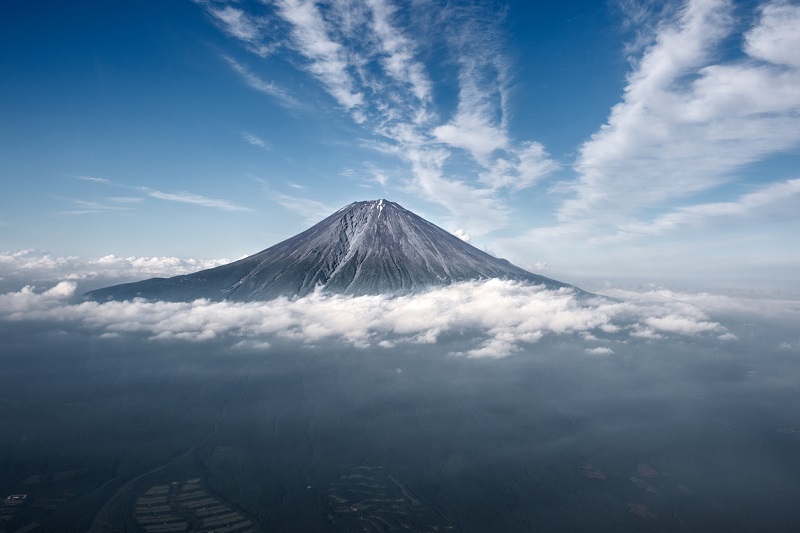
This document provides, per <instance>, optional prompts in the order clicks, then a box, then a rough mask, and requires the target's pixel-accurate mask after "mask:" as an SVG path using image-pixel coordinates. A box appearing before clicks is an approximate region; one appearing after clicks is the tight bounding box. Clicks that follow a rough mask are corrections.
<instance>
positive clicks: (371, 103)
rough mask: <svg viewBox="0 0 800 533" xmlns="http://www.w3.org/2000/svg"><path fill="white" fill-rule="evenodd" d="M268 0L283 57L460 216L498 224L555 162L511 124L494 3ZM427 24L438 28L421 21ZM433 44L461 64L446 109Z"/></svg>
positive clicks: (410, 185) (483, 227) (480, 225)
mask: <svg viewBox="0 0 800 533" xmlns="http://www.w3.org/2000/svg"><path fill="white" fill-rule="evenodd" d="M269 6H270V12H271V15H270V16H271V17H272V19H271V23H274V25H275V27H276V28H280V32H279V35H280V36H281V37H282V38H281V37H278V38H279V39H280V40H281V46H282V51H283V50H285V51H287V53H288V52H289V51H291V52H293V54H294V55H292V56H291V57H286V59H287V63H289V64H291V65H293V66H295V67H297V68H298V69H299V70H300V71H301V72H303V73H305V74H307V75H309V76H310V77H312V78H313V79H315V80H316V81H317V82H318V83H319V85H320V86H321V87H322V88H323V89H324V90H325V91H326V92H327V93H328V95H330V97H331V98H332V99H333V101H334V102H335V104H336V106H338V108H339V109H340V110H342V111H344V112H346V113H348V114H349V116H350V117H351V118H352V119H353V121H354V122H355V123H357V124H359V125H360V126H361V127H363V128H364V130H365V132H366V133H367V134H368V135H369V136H370V138H369V139H366V140H361V141H359V142H360V143H361V145H362V146H367V147H374V148H378V149H379V150H380V152H381V153H383V154H391V155H393V156H396V157H398V158H399V159H400V160H401V161H403V162H404V163H405V164H406V165H407V167H408V169H409V171H410V173H409V176H408V178H407V179H406V181H405V183H399V182H398V184H397V185H398V186H400V187H402V188H403V189H404V190H405V191H407V192H410V193H412V194H415V195H417V196H419V197H421V198H423V199H425V200H427V201H430V202H434V203H437V204H439V205H441V206H443V207H445V208H446V209H447V210H448V211H449V212H450V215H451V220H449V221H448V222H449V223H451V224H452V225H456V226H463V227H468V228H469V230H470V232H471V233H472V234H475V235H480V234H484V233H487V232H489V231H492V230H494V229H497V228H499V227H502V226H503V225H505V224H506V222H507V217H508V212H509V209H508V208H507V206H506V201H507V197H508V195H509V194H511V193H513V192H516V191H519V190H521V189H525V188H528V187H532V186H534V185H536V184H537V183H538V182H540V181H541V179H542V178H543V177H545V176H547V175H549V174H551V173H553V172H554V171H556V170H557V169H558V168H559V165H558V164H556V163H555V162H554V161H553V160H552V159H551V158H550V156H549V155H548V153H547V151H546V149H545V148H544V146H542V145H541V144H540V143H538V142H536V141H532V140H525V141H516V140H514V139H513V138H512V137H511V135H510V134H509V131H508V116H509V111H508V101H509V91H508V86H509V84H510V76H509V70H510V69H509V68H508V65H507V60H506V59H505V57H504V55H503V54H502V53H501V51H500V50H501V47H500V45H498V41H501V40H502V39H501V36H500V33H499V30H498V24H499V23H498V22H495V21H494V20H495V19H496V18H497V15H498V13H497V12H495V11H492V9H493V8H492V7H490V6H487V5H485V4H480V3H477V2H476V3H469V2H467V3H465V4H463V5H448V6H437V5H436V4H435V3H432V2H419V3H417V4H415V5H414V6H413V7H411V6H407V5H405V4H403V3H398V2H393V1H390V0H365V1H363V2H352V1H349V0H333V1H331V2H328V3H326V4H325V5H324V6H322V5H320V4H318V3H317V2H313V1H310V0H276V1H275V2H273V3H271V4H269ZM236 9H239V8H238V7H237V8H236ZM431 25H433V26H434V27H435V29H434V30H432V31H430V32H428V33H425V34H423V33H421V32H420V31H419V28H421V27H426V28H429V27H430V26H431ZM431 39H437V40H438V42H432V41H431ZM432 46H440V47H442V48H443V49H445V50H447V54H449V56H450V57H449V58H448V60H449V61H450V62H452V63H453V64H454V65H456V66H457V68H458V102H457V110H456V112H455V113H454V114H453V115H452V116H449V117H445V118H444V119H442V118H441V116H442V115H444V114H446V113H444V112H443V111H445V110H446V107H445V106H443V105H441V103H439V104H438V105H437V102H436V101H435V98H434V95H435V91H434V85H435V84H434V81H433V79H432V78H431V76H430V74H429V70H430V67H429V65H427V64H426V62H425V61H424V60H423V57H424V55H423V54H422V53H421V50H424V49H429V48H430V47H432ZM226 60H227V61H228V62H229V63H230V64H231V66H232V67H233V68H234V70H236V71H237V72H238V73H239V74H240V75H241V76H242V77H243V78H244V80H245V82H246V83H247V84H248V85H250V86H251V87H253V88H256V89H257V90H261V91H262V92H265V93H268V94H272V93H274V92H275V86H274V85H272V84H269V83H266V82H264V81H263V80H261V79H260V78H258V77H257V76H255V75H253V74H252V72H250V71H249V70H248V69H246V68H244V67H243V66H242V65H241V64H239V63H236V62H235V61H233V60H232V59H231V58H227V57H226ZM271 60H274V56H273V57H272V58H271ZM454 157H459V158H461V159H462V160H465V161H470V163H469V165H470V166H471V169H472V170H471V171H470V172H469V173H467V174H466V175H464V174H461V175H453V174H451V173H448V171H447V170H446V164H447V163H448V161H449V160H451V159H453V158H454Z"/></svg>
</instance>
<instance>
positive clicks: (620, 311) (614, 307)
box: [0, 280, 733, 357]
mask: <svg viewBox="0 0 800 533" xmlns="http://www.w3.org/2000/svg"><path fill="white" fill-rule="evenodd" d="M75 291H76V284H75V283H74V282H70V281H63V282H60V283H58V284H57V285H55V286H54V287H52V288H50V289H48V290H45V291H43V292H37V291H36V290H34V289H33V288H32V287H25V288H23V289H22V290H20V291H18V292H11V293H7V294H4V295H0V318H2V319H3V320H45V321H56V322H68V323H75V324H80V325H82V326H83V327H86V328H89V329H90V330H93V331H96V332H97V333H98V334H100V335H104V336H109V335H112V336H116V335H123V334H143V335H146V336H148V337H151V338H153V339H187V340H194V341H203V340H208V339H217V338H229V339H231V340H232V341H233V342H234V343H237V344H239V345H242V346H261V347H266V346H268V345H269V342H270V340H271V339H273V338H283V339H291V340H295V341H299V342H302V343H306V344H315V343H318V342H321V341H324V340H326V339H336V340H339V341H343V342H346V343H349V344H351V345H352V346H354V347H357V348H366V347H385V348H388V347H393V346H396V345H398V344H408V343H412V344H413V343H422V344H430V343H435V342H437V341H438V340H439V339H441V338H442V337H444V336H448V337H450V338H453V336H455V337H459V338H460V339H461V340H460V341H459V342H460V343H461V344H463V345H464V346H465V347H464V348H463V349H460V350H459V351H458V352H457V353H458V354H460V355H466V356H469V357H504V356H508V355H510V354H513V353H514V352H516V351H518V350H519V349H520V348H521V347H523V346H525V345H527V344H531V343H536V342H538V341H539V340H540V339H542V338H543V337H544V336H545V335H577V336H579V337H580V338H582V339H584V340H585V341H586V342H587V343H589V346H588V347H587V349H586V351H587V353H589V354H593V355H610V354H612V353H613V348H612V346H613V345H614V343H616V342H624V341H625V340H626V339H627V338H630V337H640V338H649V339H661V338H667V337H671V336H675V335H679V336H697V335H702V336H712V337H719V338H722V339H723V340H727V339H732V338H733V336H732V335H731V334H730V333H729V332H728V331H727V330H726V328H724V327H723V326H722V325H720V324H719V323H717V322H715V321H713V320H712V319H710V318H709V316H708V315H707V314H706V313H705V312H704V311H702V310H701V309H700V308H699V307H697V306H695V305H691V304H689V303H687V302H685V301H682V300H681V299H679V298H673V299H672V300H668V299H667V298H665V297H664V295H662V298H660V299H659V301H657V302H655V303H654V302H652V301H651V302H648V301H646V300H640V301H638V302H633V301H627V302H622V301H612V300H609V299H607V298H594V299H590V300H585V299H580V298H577V297H576V296H575V294H574V293H573V292H572V291H571V290H566V289H562V290H557V291H549V290H544V289H542V288H540V287H537V286H531V285H528V284H522V283H517V282H510V281H501V280H489V281H484V282H469V283H462V284H457V285H452V286H449V287H445V288H441V289H435V290H431V291H428V292H424V293H420V294H416V295H411V296H402V297H387V296H362V297H350V296H338V295H325V294H321V293H314V294H312V295H309V296H307V297H304V298H299V299H294V300H292V299H286V298H279V299H276V300H272V301H268V302H258V303H231V302H209V301H206V300H197V301H194V302H191V303H174V302H152V301H145V300H141V299H137V300H134V301H127V302H107V303H97V302H81V303H74V298H73V297H74V295H75Z"/></svg>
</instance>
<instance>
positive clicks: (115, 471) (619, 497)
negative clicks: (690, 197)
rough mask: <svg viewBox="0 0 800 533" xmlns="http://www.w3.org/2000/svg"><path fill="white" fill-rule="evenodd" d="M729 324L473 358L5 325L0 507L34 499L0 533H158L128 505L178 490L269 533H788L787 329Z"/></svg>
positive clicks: (794, 396) (794, 452) (791, 442)
mask: <svg viewBox="0 0 800 533" xmlns="http://www.w3.org/2000/svg"><path fill="white" fill-rule="evenodd" d="M724 324H725V327H726V328H727V330H728V331H729V332H731V333H732V334H734V335H735V336H736V337H737V340H736V341H734V342H721V341H720V340H718V339H717V338H716V337H704V338H696V337H685V338H679V339H666V338H665V339H649V340H648V339H635V338H626V340H625V341H624V342H618V343H616V344H614V349H613V352H614V353H612V354H607V355H593V354H591V353H588V352H587V350H586V343H585V342H584V341H583V340H581V339H579V338H577V337H576V336H574V335H572V336H571V335H557V334H549V335H546V336H545V337H544V338H543V339H542V340H540V341H539V342H537V343H535V344H530V345H526V346H525V348H524V349H523V350H522V351H519V352H516V353H514V354H513V355H511V356H509V357H506V358H503V359H470V358H466V357H457V356H453V355H450V354H452V353H455V352H459V351H461V350H462V349H463V345H464V344H465V343H467V342H473V341H474V339H473V338H472V334H471V333H470V332H469V331H452V332H450V333H448V334H447V335H444V336H443V337H441V338H440V339H439V342H438V343H436V344H432V345H430V344H402V345H398V346H397V347H394V348H389V349H377V348H375V349H372V348H371V349H358V348H353V347H351V346H348V345H346V344H345V343H344V342H341V341H324V342H319V343H316V344H315V345H312V346H309V345H300V344H299V343H294V342H290V341H287V340H280V339H273V340H271V342H270V346H269V348H268V349H266V350H265V349H259V348H257V347H253V348H246V347H243V345H241V344H239V345H238V346H237V347H234V343H232V342H230V341H229V340H228V339H226V338H220V339H217V340H210V341H203V342H197V341H181V340H174V339H173V340H168V341H159V340H148V339H145V338H141V337H138V336H135V335H120V336H116V337H112V338H98V337H97V335H96V333H93V332H92V331H85V330H83V329H82V328H80V327H75V326H74V325H66V324H51V323H46V322H42V321H27V320H20V321H3V322H0V338H2V339H3V341H2V347H0V364H1V365H2V367H1V371H0V424H1V425H2V428H3V429H2V431H0V496H1V497H3V498H5V497H6V496H8V495H12V494H26V495H27V498H26V499H25V500H24V501H23V502H22V503H21V504H17V505H13V506H12V505H10V504H9V505H4V506H3V508H2V509H0V519H2V522H0V531H15V530H17V529H18V528H23V527H26V526H28V525H31V529H30V530H29V531H34V530H36V529H37V527H38V528H39V529H42V530H47V531H85V530H87V529H88V528H90V527H93V528H94V529H92V530H93V531H149V530H148V529H147V528H146V527H145V525H146V524H145V525H143V524H142V522H141V520H143V518H142V515H137V512H140V511H137V509H138V507H137V505H139V504H137V503H136V502H137V501H141V500H137V498H141V497H142V495H143V494H144V493H145V492H146V491H148V490H155V491H156V492H158V490H160V489H158V488H156V489H153V487H160V486H163V485H164V484H167V485H168V484H170V483H173V482H175V483H178V484H177V485H174V486H175V487H184V486H192V487H195V485H185V483H187V480H191V479H199V485H197V487H199V488H197V490H196V494H199V495H203V494H208V495H210V496H209V497H210V498H212V499H216V500H215V501H219V508H220V509H233V510H234V511H231V513H232V514H230V516H235V517H238V518H236V520H241V523H245V521H251V522H252V523H253V525H254V527H255V529H258V530H265V531H347V530H353V529H354V528H356V527H362V526H363V527H367V528H371V529H368V530H372V531H383V530H389V529H390V528H392V527H405V528H408V529H412V530H417V531H435V530H439V531H442V530H445V528H452V529H451V530H453V531H467V532H488V531H559V530H561V531H564V530H588V529H592V530H607V531H621V530H630V531H649V530H652V531H667V530H686V531H710V530H718V531H723V530H724V531H752V530H771V531H779V530H782V531H794V530H796V527H797V524H798V523H800V510H798V509H799V508H798V506H797V502H798V501H800V477H798V476H800V414H798V413H800V388H798V386H797V384H798V383H800V364H798V363H800V353H799V352H798V346H797V334H796V331H795V330H794V329H793V328H792V327H791V325H790V324H781V323H780V321H766V320H762V321H750V322H747V321H743V320H739V321H734V319H730V320H727V321H725V322H724ZM784 340H786V341H787V342H784ZM252 346H256V344H253V345H252ZM174 490H178V489H174ZM175 497H177V496H174V495H173V498H175ZM197 497H198V498H199V497H200V496H197ZM165 501H166V500H165ZM170 501H172V500H170ZM220 512H222V511H220ZM226 512H227V511H226ZM186 516H189V515H186ZM176 520H177V518H176ZM186 520H189V524H190V526H191V524H192V523H194V524H195V525H196V524H197V523H198V522H192V521H191V520H193V519H192V518H191V517H190V518H186ZM190 526H187V527H190Z"/></svg>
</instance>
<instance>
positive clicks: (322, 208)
mask: <svg viewBox="0 0 800 533" xmlns="http://www.w3.org/2000/svg"><path fill="white" fill-rule="evenodd" d="M273 199H274V200H275V201H276V202H277V203H279V204H280V205H282V206H283V207H284V208H285V209H288V210H289V211H291V212H293V213H297V214H298V215H300V216H301V217H303V219H304V220H305V221H306V222H307V223H309V224H316V223H317V222H319V221H320V220H322V219H323V218H325V217H326V216H328V215H330V214H331V213H333V212H334V211H336V209H338V208H337V207H332V206H330V205H328V204H326V203H324V202H319V201H317V200H311V199H308V198H300V197H298V196H291V195H288V194H282V193H274V194H273Z"/></svg>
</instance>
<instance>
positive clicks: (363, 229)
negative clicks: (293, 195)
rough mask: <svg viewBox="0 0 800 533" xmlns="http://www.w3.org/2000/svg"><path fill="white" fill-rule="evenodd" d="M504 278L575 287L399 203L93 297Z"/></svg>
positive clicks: (188, 296)
mask: <svg viewBox="0 0 800 533" xmlns="http://www.w3.org/2000/svg"><path fill="white" fill-rule="evenodd" d="M488 278H502V279H511V280H520V281H527V282H530V283H535V284H544V285H545V286H546V287H547V288H551V289H555V288H560V287H570V285H567V284H565V283H561V282H558V281H555V280H551V279H549V278H545V277H543V276H538V275H536V274H532V273H530V272H528V271H526V270H524V269H522V268H519V267H517V266H515V265H512V264H511V263H509V262H508V261H506V260H504V259H498V258H496V257H493V256H491V255H489V254H487V253H486V252H483V251H481V250H478V249H477V248H475V247H474V246H471V245H469V244H467V243H466V242H464V241H462V240H461V239H459V238H458V237H455V236H454V235H452V234H451V233H449V232H447V231H445V230H443V229H442V228H440V227H438V226H436V225H434V224H432V223H431V222H428V221H427V220H425V219H423V218H421V217H419V216H417V215H415V214H414V213H412V212H410V211H408V210H406V209H404V208H402V207H400V206H399V205H398V204H396V203H394V202H389V201H386V200H376V201H370V202H355V203H353V204H350V205H348V206H346V207H343V208H342V209H340V210H339V211H337V212H335V213H334V214H332V215H331V216H329V217H328V218H326V219H324V220H322V221H321V222H319V223H317V224H316V225H314V226H312V227H311V228H309V229H307V230H306V231H304V232H302V233H300V234H298V235H296V236H294V237H291V238H289V239H287V240H285V241H283V242H281V243H278V244H276V245H275V246H272V247H271V248H267V249H266V250H264V251H262V252H259V253H257V254H255V255H251V256H249V257H246V258H244V259H240V260H239V261H235V262H233V263H230V264H228V265H223V266H219V267H216V268H212V269H208V270H203V271H200V272H195V273H193V274H187V275H183V276H176V277H172V278H166V279H165V278H154V279H149V280H145V281H139V282H135V283H126V284H123V285H115V286H112V287H107V288H104V289H98V290H96V291H92V292H90V293H87V296H88V297H89V298H91V299H94V300H98V301H102V300H109V299H110V300H126V299H132V298H135V297H143V298H147V299H158V300H167V301H191V300H194V299H197V298H208V299H211V300H233V301H258V300H270V299H273V298H276V297H278V296H289V297H291V296H303V295H306V294H309V293H310V292H312V291H313V290H314V289H315V288H316V287H317V286H318V285H321V286H322V289H323V290H324V291H326V292H331V293H339V294H352V295H364V294H383V293H411V292H415V291H419V290H423V289H426V288H430V287H435V286H443V285H449V284H451V283H456V282H460V281H467V280H475V279H488Z"/></svg>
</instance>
